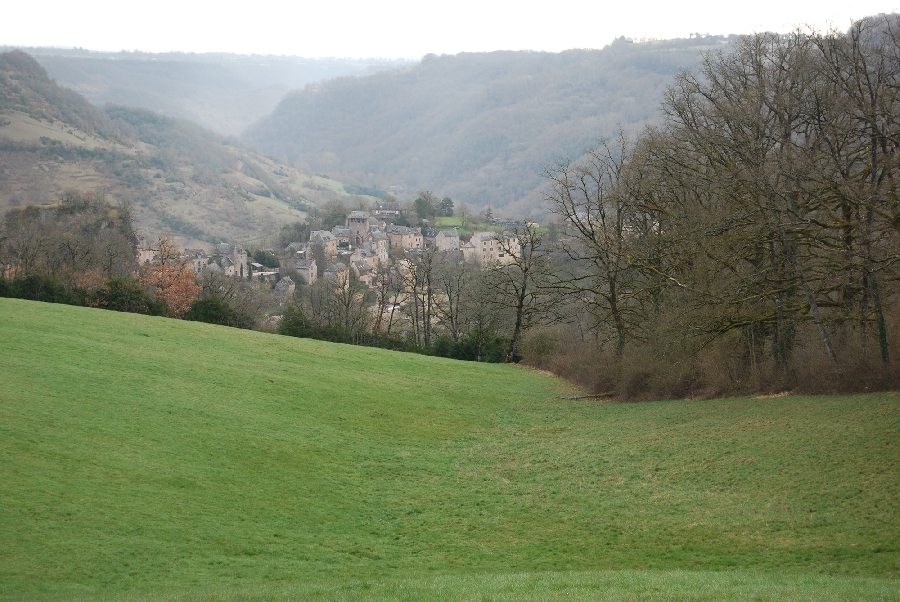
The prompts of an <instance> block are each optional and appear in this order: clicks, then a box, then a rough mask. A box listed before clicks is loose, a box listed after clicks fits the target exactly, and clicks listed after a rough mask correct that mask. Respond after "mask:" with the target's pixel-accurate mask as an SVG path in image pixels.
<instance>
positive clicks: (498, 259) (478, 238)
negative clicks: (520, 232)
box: [462, 232, 519, 266]
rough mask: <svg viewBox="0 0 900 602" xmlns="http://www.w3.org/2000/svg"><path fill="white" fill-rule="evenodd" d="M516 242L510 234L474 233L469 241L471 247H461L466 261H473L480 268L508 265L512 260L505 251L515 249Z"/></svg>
mask: <svg viewBox="0 0 900 602" xmlns="http://www.w3.org/2000/svg"><path fill="white" fill-rule="evenodd" d="M501 241H502V244H501ZM518 242H519V241H518V239H517V238H516V237H515V235H514V234H512V233H507V232H504V233H503V234H502V235H501V234H497V233H496V232H476V233H475V234H473V235H472V239H471V240H470V241H469V245H471V246H468V245H464V246H463V249H462V251H463V256H464V257H465V258H466V260H467V261H474V262H475V263H476V264H478V265H482V266H483V265H490V264H498V263H499V264H509V263H512V262H513V261H514V259H513V257H512V256H510V255H509V254H508V253H506V249H508V248H515V245H518ZM504 247H506V249H505V248H504Z"/></svg>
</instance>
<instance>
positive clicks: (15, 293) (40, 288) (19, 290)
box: [3, 274, 85, 305]
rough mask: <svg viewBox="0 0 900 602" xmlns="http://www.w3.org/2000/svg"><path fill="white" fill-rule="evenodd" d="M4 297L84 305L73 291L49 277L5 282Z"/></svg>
mask: <svg viewBox="0 0 900 602" xmlns="http://www.w3.org/2000/svg"><path fill="white" fill-rule="evenodd" d="M4 289H5V290H4V293H3V296H4V297H12V298H14V299H28V300H29V301H44V302H45V303H63V304H65V305H84V304H85V300H84V297H83V296H82V295H79V294H78V292H76V291H75V290H73V289H70V288H67V287H65V286H64V285H63V284H62V283H61V282H59V281H58V280H56V279H55V278H53V277H51V276H43V275H40V274H32V275H30V276H26V277H25V278H19V279H17V280H13V281H10V282H6V283H5V286H4Z"/></svg>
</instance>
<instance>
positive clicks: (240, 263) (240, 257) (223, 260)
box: [213, 242, 250, 278]
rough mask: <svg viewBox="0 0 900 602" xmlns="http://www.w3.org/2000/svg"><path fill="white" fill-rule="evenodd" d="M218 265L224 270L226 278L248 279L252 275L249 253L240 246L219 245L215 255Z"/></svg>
mask: <svg viewBox="0 0 900 602" xmlns="http://www.w3.org/2000/svg"><path fill="white" fill-rule="evenodd" d="M213 258H214V259H215V261H216V263H218V264H219V266H220V267H221V268H222V271H223V272H224V273H225V275H226V276H237V277H238V278H246V277H247V276H248V275H249V274H250V263H249V262H248V260H247V252H246V251H244V249H242V248H241V247H239V246H238V245H232V244H229V243H225V242H223V243H219V244H218V245H216V251H215V254H214V255H213Z"/></svg>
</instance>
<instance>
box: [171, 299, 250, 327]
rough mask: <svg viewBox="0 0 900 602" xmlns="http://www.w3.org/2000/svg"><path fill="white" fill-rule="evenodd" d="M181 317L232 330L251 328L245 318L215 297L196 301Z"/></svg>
mask: <svg viewBox="0 0 900 602" xmlns="http://www.w3.org/2000/svg"><path fill="white" fill-rule="evenodd" d="M182 317H183V319H185V320H190V321H192V322H206V323H207V324H218V325H220V326H231V327H232V328H252V324H251V325H248V324H247V320H246V318H245V317H243V316H241V315H240V314H239V313H238V312H237V311H235V310H234V308H233V307H231V305H229V304H228V302H227V301H224V300H223V299H219V298H217V297H204V298H203V299H196V300H195V301H194V302H193V303H191V307H190V309H188V310H187V311H186V312H185V314H184V316H182Z"/></svg>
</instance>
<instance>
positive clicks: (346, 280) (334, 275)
mask: <svg viewBox="0 0 900 602" xmlns="http://www.w3.org/2000/svg"><path fill="white" fill-rule="evenodd" d="M322 277H323V278H325V279H326V280H328V281H329V282H331V283H332V284H333V285H335V286H337V287H340V288H347V287H348V286H350V268H348V267H347V265H346V264H344V263H341V262H340V261H336V262H334V263H332V264H331V265H330V266H328V267H327V268H325V271H324V272H323V273H322Z"/></svg>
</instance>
